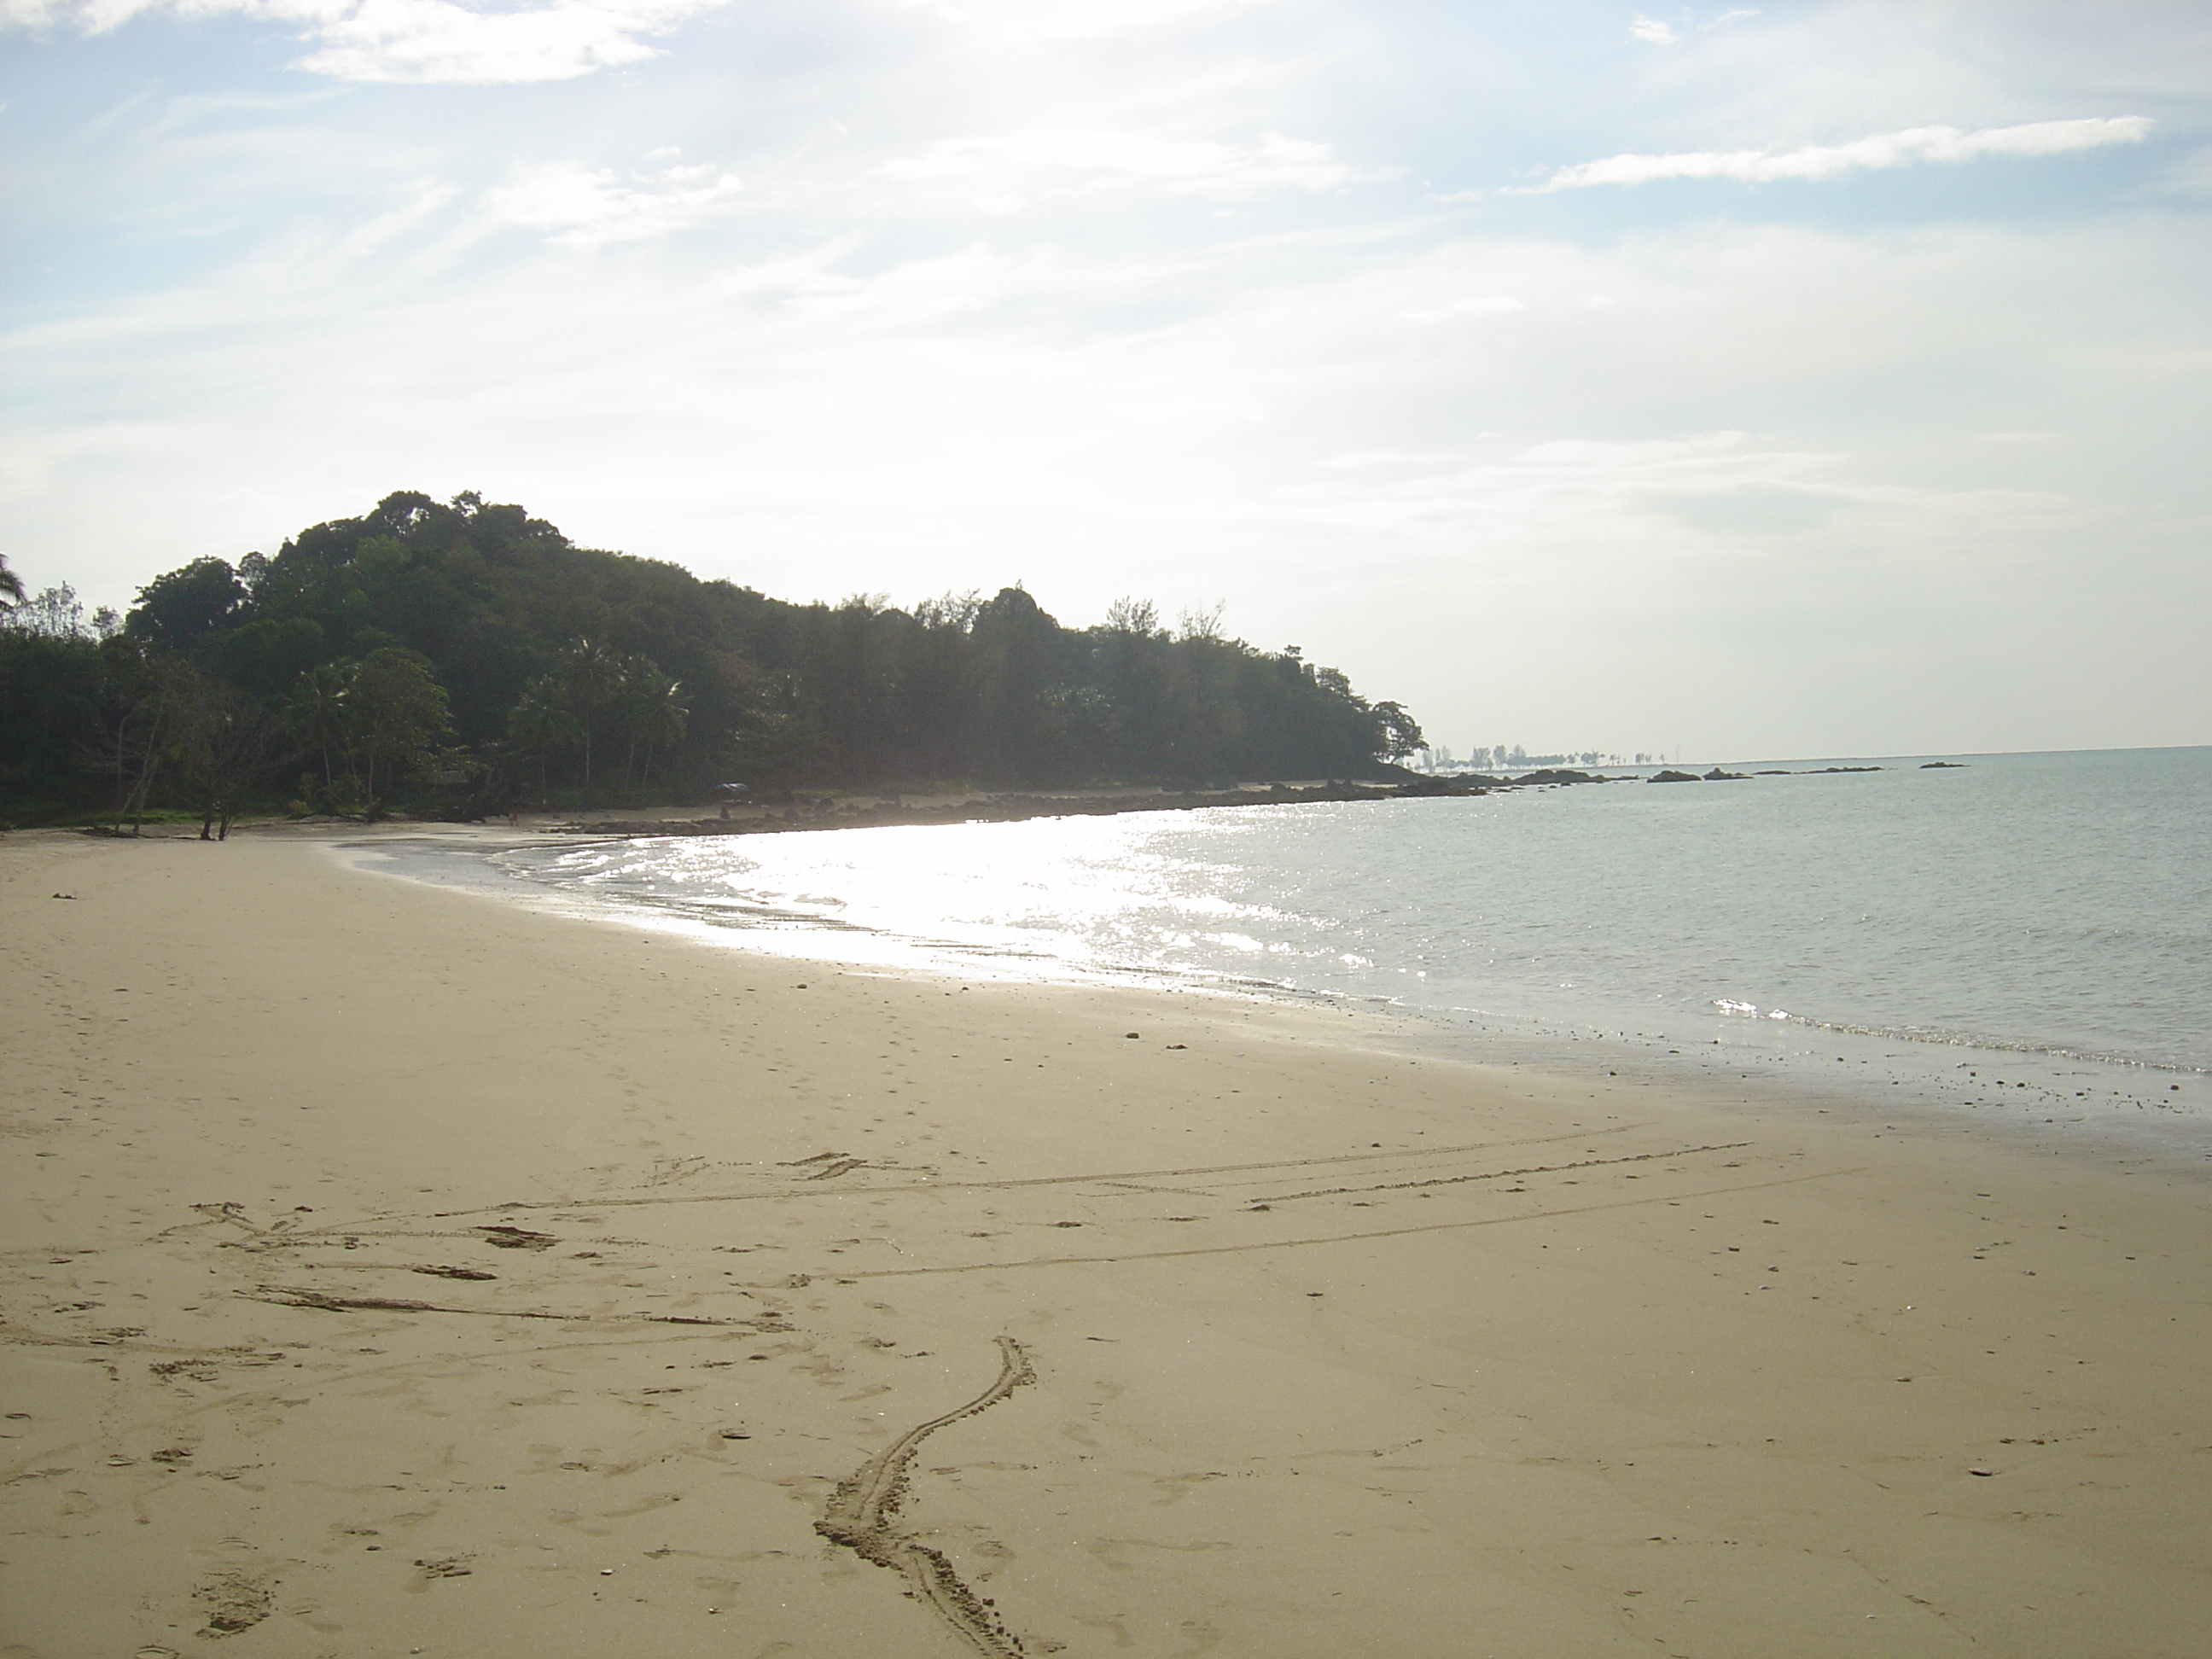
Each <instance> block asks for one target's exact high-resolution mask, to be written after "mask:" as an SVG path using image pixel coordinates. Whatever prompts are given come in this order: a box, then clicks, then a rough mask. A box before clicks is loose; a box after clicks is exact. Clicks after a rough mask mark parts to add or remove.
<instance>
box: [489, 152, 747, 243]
mask: <svg viewBox="0 0 2212 1659" xmlns="http://www.w3.org/2000/svg"><path fill="white" fill-rule="evenodd" d="M743 189H744V185H743V184H742V183H741V182H740V181H739V180H738V179H737V178H736V177H734V176H733V175H732V174H730V173H722V172H719V171H718V170H717V169H715V168H714V167H663V168H662V169H661V170H660V171H659V173H653V174H650V175H642V176H641V175H638V174H632V175H631V176H630V178H629V179H628V180H627V181H625V180H623V179H621V178H620V177H619V176H618V175H617V173H615V171H614V169H613V168H611V167H599V168H596V169H593V168H586V167H579V166H577V165H576V164H574V162H568V161H555V162H550V163H546V164H544V165H541V166H538V167H526V168H524V169H522V170H521V171H520V172H519V173H517V174H516V175H515V176H514V178H513V179H511V180H510V181H509V182H507V184H504V185H500V186H499V187H498V188H497V189H495V190H492V191H487V192H486V193H485V195H484V198H483V212H484V215H485V216H486V218H487V219H488V220H489V222H491V223H492V224H494V225H514V226H520V227H523V228H528V229H532V230H544V231H550V232H551V233H552V234H551V235H550V237H548V239H547V240H550V241H552V242H554V243H556V244H558V245H560V246H566V247H585V248H592V247H600V246H605V244H607V243H609V242H635V241H643V240H648V239H650V238H652V237H655V236H665V235H667V234H670V233H671V232H672V231H678V230H689V229H690V228H692V227H693V226H694V225H696V224H699V223H701V222H702V221H704V220H706V219H708V218H709V217H711V216H713V215H714V213H715V212H717V211H718V210H721V209H723V208H725V207H726V206H728V205H729V204H731V203H732V201H733V200H734V199H735V198H736V197H737V196H738V193H739V192H740V191H742V190H743Z"/></svg>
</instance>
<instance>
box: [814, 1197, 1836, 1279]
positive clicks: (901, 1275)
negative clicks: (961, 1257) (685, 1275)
mask: <svg viewBox="0 0 2212 1659" xmlns="http://www.w3.org/2000/svg"><path fill="white" fill-rule="evenodd" d="M1859 1173H1860V1170H1858V1169H1856V1168H1854V1169H1849V1170H1814V1171H1813V1172H1812V1173H1811V1174H1809V1175H1796V1176H1782V1177H1780V1178H1779V1179H1778V1180H1774V1181H1747V1182H1742V1183H1741V1185H1738V1186H1731V1187H1697V1188H1690V1189H1688V1190H1686V1191H1684V1192H1680V1193H1675V1194H1671V1195H1670V1194H1665V1193H1654V1194H1652V1195H1651V1196H1650V1197H1649V1198H1622V1199H1615V1200H1612V1201H1610V1202H1608V1203H1604V1204H1577V1205H1573V1206H1570V1207H1568V1208H1566V1209H1562V1210H1528V1211H1525V1212H1522V1214H1519V1215H1492V1216H1480V1217H1478V1218H1475V1219H1474V1220H1472V1221H1437V1222H1431V1223H1429V1224H1428V1225H1425V1226H1419V1227H1383V1228H1379V1229H1377V1230H1376V1231H1372V1232H1362V1233H1327V1234H1323V1235H1322V1236H1321V1237H1316V1238H1270V1239H1262V1240H1259V1241H1256V1242H1255V1243H1249V1244H1198V1245H1194V1246H1192V1247H1191V1248H1189V1249H1181V1250H1127V1251H1123V1252H1121V1253H1120V1254H1118V1255H1039V1256H1030V1257H1029V1258H1027V1259H1026V1260H1024V1261H971V1262H964V1263H956V1264H954V1265H952V1266H950V1267H864V1268H860V1269H857V1270H853V1269H840V1270H839V1271H837V1272H835V1273H818V1274H813V1275H810V1276H809V1277H813V1278H819V1279H827V1280H829V1281H830V1282H832V1283H835V1284H840V1285H843V1284H850V1283H853V1282H854V1281H856V1280H859V1279H914V1278H918V1277H920V1276H921V1275H923V1274H925V1273H1006V1272H1011V1271H1012V1270H1013V1269H1014V1268H1016V1267H1115V1266H1118V1265H1119V1264H1120V1263H1121V1262H1124V1261H1175V1260H1177V1259H1179V1258H1181V1257H1184V1256H1193V1255H1256V1254H1257V1253H1259V1252H1260V1251H1262V1250H1293V1249H1304V1248H1306V1247H1308V1246H1310V1245H1315V1244H1364V1243H1368V1242H1370V1241H1371V1240H1374V1239H1380V1238H1411V1237H1413V1236H1414V1235H1415V1234H1417V1233H1454V1232H1460V1231H1465V1230H1466V1229H1468V1228H1472V1227H1510V1226H1516V1225H1519V1224H1521V1223H1522V1222H1526V1221H1553V1220H1556V1219H1558V1218H1559V1217H1561V1216H1569V1215H1595V1214H1596V1213H1597V1212H1600V1211H1601V1210H1633V1209H1638V1208H1640V1207H1642V1206H1644V1205H1647V1204H1663V1203H1667V1202H1669V1201H1680V1200H1684V1199H1691V1198H1718V1197H1720V1196H1722V1195H1723V1194H1728V1193H1757V1192H1764V1191H1765V1189H1766V1188H1770V1187H1795V1186H1796V1185H1798V1184H1799V1183H1800V1182H1807V1181H1828V1180H1832V1179H1833V1178H1834V1177H1836V1176H1847V1175H1857V1174H1859Z"/></svg>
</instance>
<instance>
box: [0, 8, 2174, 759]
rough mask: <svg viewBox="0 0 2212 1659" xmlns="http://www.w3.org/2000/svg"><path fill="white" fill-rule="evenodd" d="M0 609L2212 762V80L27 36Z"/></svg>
mask: <svg viewBox="0 0 2212 1659" xmlns="http://www.w3.org/2000/svg"><path fill="white" fill-rule="evenodd" d="M0 24H4V26H5V27H4V32H0V62H4V65H5V75H4V89H0V99H4V104H0V132H4V133H5V135H6V143H7V145H8V149H9V155H10V157H11V160H12V161H13V162H14V167H13V168H12V173H13V179H12V182H11V184H10V185H9V189H8V192H7V196H6V198H5V199H6V208H5V213H6V222H7V227H8V230H9V238H8V240H9V246H10V248H11V250H12V258H11V260H10V263H9V278H8V282H7V285H6V294H5V296H4V305H5V311H4V322H0V334H3V335H4V337H0V354H4V356H0V362H4V363H5V365H6V370H7V380H8V390H7V392H6V393H5V398H6V406H5V416H4V421H5V424H4V432H5V435H6V440H7V447H8V459H7V462H6V465H5V466H4V469H0V551H4V552H5V553H6V554H7V555H8V556H9V560H10V562H11V563H12V566H13V568H14V569H15V572H16V573H17V574H18V575H20V576H21V579H22V580H23V581H24V582H25V584H26V585H27V586H28V587H30V588H32V589H33V590H36V589H39V588H42V587H45V586H52V585H57V584H60V583H64V582H67V583H70V584H71V585H73V586H76V588H77V589H78V591H79V592H80V593H81V594H82V596H83V597H84V598H85V599H86V601H87V602H88V604H107V605H117V606H118V607H119V606H122V605H127V604H128V603H129V601H130V599H131V594H132V592H133V591H134V590H135V589H136V588H137V586H139V585H140V584H142V583H143V582H144V581H146V580H149V578H151V577H152V576H153V575H155V574H157V573H158V572H160V571H162V570H166V569H169V568H174V567H175V566H177V565H179V564H181V563H183V562H185V561H187V560H189V559H191V558H193V557H196V556H201V555H204V554H215V555H219V556H223V557H225V558H228V559H232V560H235V559H236V558H238V557H239V556H241V555H243V554H244V553H246V552H247V551H249V550H256V549H258V550H264V551H274V550H275V549H276V545H277V544H278V543H280V542H281V541H282V539H283V538H284V537H286V536H287V535H289V534H291V533H293V532H296V531H298V530H300V529H301V528H303V527H305V526H307V525H309V524H312V523H315V522H319V521H321V520H329V519H332V518H339V517H349V516H352V515H355V514H357V513H362V512H363V511H365V510H367V509H368V507H370V506H371V505H373V504H374V501H376V500H377V499H379V498H380V496H382V495H386V494H388V493H390V492H391V491H393V490H398V489H422V490H425V491H428V492H429V493H431V494H433V495H440V496H450V495H454V494H456V493H458V492H459V491H462V490H467V489H474V490H477V491H480V492H481V493H482V494H483V496H484V497H485V498H486V499H487V500H491V501H514V502H520V503H521V504H523V505H524V506H526V507H528V508H529V509H530V510H531V511H532V513H537V514H538V515H540V516H542V517H544V518H547V519H550V520H552V521H553V522H554V523H556V525H558V526H560V527H561V528H562V530H563V531H564V532H567V533H568V535H570V536H571V537H573V538H574V539H575V540H577V541H578V542H580V543H583V544H587V545H595V546H605V547H612V548H616V549H619V550H623V551H625V552H629V553H633V554H637V555H640V556H648V557H654V558H661V559H667V560H671V561H673V562H677V563H679V564H682V565H684V566H685V567H687V568H690V569H691V570H693V571H695V572H696V573H697V574H700V575H701V576H702V577H708V578H727V579H729V580H734V581H738V582H741V583H744V584H745V585H748V586H754V587H757V588H759V589H760V590H762V591H763V592H768V593H770V594H773V595H776V596H778V597H781V598H787V599H801V600H804V599H826V600H831V601H835V600H836V599H841V598H842V597H844V596H845V595H848V594H850V593H854V592H867V593H884V594H888V595H889V596H890V599H891V600H892V601H893V602H894V603H897V604H900V605H912V604H913V603H914V602H915V601H916V600H918V599H921V598H924V597H926V596H929V595H933V594H936V593H940V592H945V591H947V590H961V589H968V588H981V589H982V590H983V591H985V592H990V591H993V590H994V589H996V588H997V587H1000V586H1006V585H1011V584H1013V583H1016V582H1020V583H1022V584H1023V585H1024V586H1026V587H1027V588H1028V590H1029V591H1030V592H1031V593H1032V594H1033V595H1035V597H1036V599H1037V600H1038V602H1039V603H1040V604H1041V605H1043V606H1044V607H1045V608H1046V609H1047V610H1048V611H1051V612H1052V613H1053V614H1054V615H1055V616H1056V617H1060V620H1061V621H1063V622H1064V623H1069V624H1071V625H1077V626H1079V625H1084V624H1087V623H1093V622H1096V621H1098V620H1100V619H1102V618H1103V616H1104V613H1105V610H1106V607H1107V605H1109V603H1111V602H1112V601H1113V600H1114V599H1116V598H1118V597H1120V596H1121V595H1123V594H1126V593H1133V594H1137V595H1140V596H1143V597H1146V598H1149V599H1152V600H1154V601H1155V602H1156V603H1157V604H1158V606H1159V609H1160V611H1161V612H1162V613H1163V615H1164V616H1165V617H1170V618H1172V617H1175V616H1176V614H1177V613H1178V611H1184V610H1189V611H1205V610H1206V609H1209V608H1210V607H1212V605H1215V604H1217V603H1221V602H1225V606H1226V608H1225V615H1224V617H1223V619H1222V627H1223V629H1224V631H1225V632H1227V633H1230V634H1232V635H1238V636H1240V637H1243V638H1246V639H1249V640H1250V641H1252V642H1253V643H1254V644H1255V645H1258V646H1261V647H1264V648H1267V649H1270V650H1273V649H1279V648H1280V647H1283V646H1285V645H1287V644H1291V643H1296V644H1297V645H1299V646H1301V647H1304V651H1305V653H1306V655H1307V656H1308V657H1309V659H1313V660H1317V661H1322V662H1326V663H1329V664H1333V665H1337V666H1340V667H1341V668H1343V669H1344V670H1345V671H1346V672H1347V673H1348V674H1349V675H1350V676H1351V677H1352V681H1353V683H1354V684H1356V685H1357V686H1358V689H1359V690H1361V691H1362V692H1363V693H1364V694H1365V695H1366V696H1370V697H1373V698H1390V699H1395V700H1396V701H1399V702H1402V703H1404V704H1405V705H1406V706H1407V708H1409V709H1411V710H1412V711H1413V714H1415V715H1416V717H1417V718H1419V720H1420V721H1421V722H1422V724H1423V726H1425V729H1426V730H1427V732H1428V733H1429V735H1430V737H1431V739H1432V740H1433V741H1436V742H1438V743H1442V744H1448V745H1449V746H1450V747H1452V748H1453V749H1454V750H1460V751H1462V752H1463V751H1464V750H1466V749H1467V748H1468V747H1470V746H1473V745H1474V744H1492V743H1497V742H1499V741H1504V742H1506V743H1509V744H1510V743H1520V744H1523V745H1524V746H1525V747H1526V748H1527V749H1528V750H1529V751H1530V752H1531V753H1536V752H1551V751H1565V750H1568V749H1569V747H1570V746H1572V747H1573V748H1574V749H1575V750H1586V749H1589V748H1593V747H1596V748H1599V749H1601V750H1605V751H1617V752H1621V753H1631V752H1633V751H1636V750H1644V751H1647V752H1651V753H1660V752H1665V753H1668V754H1674V753H1676V752H1678V751H1679V752H1680V753H1682V754H1685V755H1687V756H1689V757H1696V758H1701V759H1706V760H1710V759H1711V758H1715V757H1727V756H1736V755H1752V754H1756V755H1763V756H1777V755H1788V756H1793V757H1820V758H1823V759H1826V758H1842V757H1868V756H1887V757H1907V756H1911V757H1922V756H1932V755H1943V754H1972V753H1984V754H1997V753H2019V752H2037V751H2053V750H2075V749H2084V748H2100V749H2125V748H2166V747H2191V746H2197V745H2200V744H2204V743H2205V742H2207V741H2208V740H2212V666H2208V662H2212V653H2207V652H2206V651H2205V650H2204V649H2203V642H2202V635H2203V618H2204V617H2206V616H2207V615H2212V573H2208V562H2207V559H2206V556H2205V554H2206V547H2205V544H2206V532H2207V526H2212V501H2208V499H2207V495H2208V486H2207V483H2206V482H2205V478H2204V471H2205V469H2204V467H2203V460H2202V457H2203V454H2204V453H2205V452H2206V447H2207V446H2206V436H2207V434H2206V430H2205V427H2206V422H2205V412H2206V397H2205V386H2204V382H2205V378H2206V376H2207V374H2208V373H2212V349H2208V346H2207V338H2208V331H2207V327H2206V324H2207V320H2208V319H2207V314H2206V313H2207V309H2208V307H2207V298H2206V293H2205V284H2204V283H2203V272H2204V270H2207V269H2212V258H2207V255H2208V252H2212V248H2208V246H2207V243H2208V237H2207V216H2206V210H2207V207H2208V204H2212V119H2208V98H2207V89H2208V84H2212V83H2209V82H2208V76H2207V73H2206V70H2207V68H2208V58H2212V13H2207V12H2204V11H2201V10H2196V9H2189V8H2176V7H2172V6H2165V5H2158V4H2148V3H2145V4H2118V5H2113V6H2110V7H2100V8H2098V9H2096V10H2095V11H2094V12H2093V13H2092V12H2087V11H2085V10H2084V9H2081V8H2076V7H2069V6H2063V5H2055V4H2033V3H2027V4H1998V3H1924V4H1905V3H1811V4H1783V5H1767V6H1764V7H1758V8H1753V7H1735V8H1731V7H1723V6H1715V7H1709V8H1700V9H1680V8H1664V7H1662V8H1659V9H1645V10H1639V9H1637V8H1636V7H1634V6H1632V5H1621V6H1616V5H1597V4H1582V3H1564V4H1560V5H1557V6H1551V7H1542V8H1499V9H1492V8H1478V9H1470V8H1464V7H1452V6H1448V5H1443V4H1436V3H1420V0H1401V3H1387V0H1377V3H1370V4H1363V5H1361V6H1359V7H1358V8H1352V7H1348V6H1345V5H1342V4H1336V5H1330V4H1325V3H1301V0H1121V3H1118V4H1109V3H1103V0H972V3H966V4H959V5H956V4H952V3H949V0H948V3H938V0H817V3H810V4H805V5H799V4H793V3H790V0H757V3H750V4H746V5H743V6H739V5H737V4H734V3H726V0H642V3H635V0H633V3H624V4H620V5H617V4H613V3H600V0H574V3H567V4H562V5H558V6H551V7H538V8H536V9H532V7H531V6H530V5H528V4H525V5H523V6H521V7H519V8H512V9H489V8H485V9H477V8H472V7H467V6H463V5H460V4H457V3H452V0H416V3H410V5H407V6H404V7H388V6H382V5H371V4H368V3H366V0H101V3H99V4H97V5H94V4H88V3H78V0H0Z"/></svg>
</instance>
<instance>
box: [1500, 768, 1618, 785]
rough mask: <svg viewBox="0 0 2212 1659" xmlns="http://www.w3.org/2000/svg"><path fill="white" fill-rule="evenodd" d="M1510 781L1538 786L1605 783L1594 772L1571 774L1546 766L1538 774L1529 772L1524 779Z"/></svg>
mask: <svg viewBox="0 0 2212 1659" xmlns="http://www.w3.org/2000/svg"><path fill="white" fill-rule="evenodd" d="M1512 781H1513V782H1515V783H1538V784H1542V783H1603V782H1605V781H1606V780H1605V779H1603V778H1601V777H1599V776H1598V775H1596V774H1595V772H1571V771H1568V770H1565V769H1562V768H1555V767H1549V766H1547V767H1546V768H1544V769H1542V770H1541V771H1538V772H1531V773H1529V774H1528V775H1527V776H1525V777H1518V778H1515V779H1513V780H1512Z"/></svg>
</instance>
